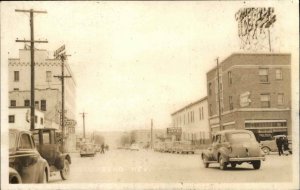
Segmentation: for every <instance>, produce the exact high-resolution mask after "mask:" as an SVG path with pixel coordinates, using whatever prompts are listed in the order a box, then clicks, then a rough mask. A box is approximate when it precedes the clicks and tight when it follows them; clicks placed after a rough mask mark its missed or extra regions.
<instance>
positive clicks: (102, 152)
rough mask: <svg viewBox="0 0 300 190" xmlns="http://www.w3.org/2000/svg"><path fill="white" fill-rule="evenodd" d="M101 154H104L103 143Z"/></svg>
mask: <svg viewBox="0 0 300 190" xmlns="http://www.w3.org/2000/svg"><path fill="white" fill-rule="evenodd" d="M100 153H101V154H104V144H101V152H100Z"/></svg>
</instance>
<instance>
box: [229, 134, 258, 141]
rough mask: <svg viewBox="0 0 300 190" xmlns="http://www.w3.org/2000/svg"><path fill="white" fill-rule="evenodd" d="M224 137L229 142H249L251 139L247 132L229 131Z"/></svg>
mask: <svg viewBox="0 0 300 190" xmlns="http://www.w3.org/2000/svg"><path fill="white" fill-rule="evenodd" d="M226 137H227V139H228V141H229V142H231V143H241V142H249V141H252V140H253V138H252V136H251V134H249V133H230V134H227V135H226Z"/></svg>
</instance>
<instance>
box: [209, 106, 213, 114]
mask: <svg viewBox="0 0 300 190" xmlns="http://www.w3.org/2000/svg"><path fill="white" fill-rule="evenodd" d="M212 114H213V111H212V105H211V104H209V115H210V116H212Z"/></svg>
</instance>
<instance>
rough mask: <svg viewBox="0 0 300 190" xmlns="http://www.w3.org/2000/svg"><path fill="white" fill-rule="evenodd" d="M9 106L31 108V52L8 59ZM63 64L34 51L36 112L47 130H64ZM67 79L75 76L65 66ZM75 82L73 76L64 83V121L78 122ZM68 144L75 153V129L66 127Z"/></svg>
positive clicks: (45, 54) (20, 53) (21, 50)
mask: <svg viewBox="0 0 300 190" xmlns="http://www.w3.org/2000/svg"><path fill="white" fill-rule="evenodd" d="M8 71H9V74H8V88H9V106H10V108H12V107H22V106H24V107H30V104H31V103H30V49H27V48H24V49H20V50H19V58H9V59H8ZM55 75H61V61H60V60H58V59H52V58H49V55H48V52H47V51H46V50H39V49H36V50H35V79H36V80H35V108H36V109H37V110H40V111H42V112H43V113H44V126H45V127H46V128H49V127H51V128H56V129H58V130H61V124H60V113H61V102H62V101H61V81H60V79H58V78H55V77H54V76H55ZM65 75H69V76H73V74H72V71H71V69H70V67H69V65H68V63H67V62H66V63H65ZM75 101H76V82H75V79H74V76H73V77H72V78H68V79H66V80H65V110H66V112H65V117H66V119H68V120H73V121H76V102H75ZM65 131H66V135H67V136H68V140H67V142H66V144H67V147H68V148H69V150H70V151H72V150H75V145H76V137H75V126H66V130H65Z"/></svg>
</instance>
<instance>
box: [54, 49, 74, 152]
mask: <svg viewBox="0 0 300 190" xmlns="http://www.w3.org/2000/svg"><path fill="white" fill-rule="evenodd" d="M62 47H63V50H62V48H59V49H58V50H57V51H56V52H55V53H54V56H55V57H56V58H60V60H61V75H54V77H57V78H59V79H60V80H61V101H62V102H61V116H62V117H61V128H62V137H63V138H62V146H63V149H64V148H65V147H64V144H65V142H64V141H65V82H64V81H65V80H64V79H65V78H71V76H65V72H64V70H65V64H64V63H65V60H66V56H67V55H66V54H65V52H63V51H64V50H65V46H62ZM57 52H59V53H57ZM61 52H63V53H61ZM60 53H61V54H60Z"/></svg>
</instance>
